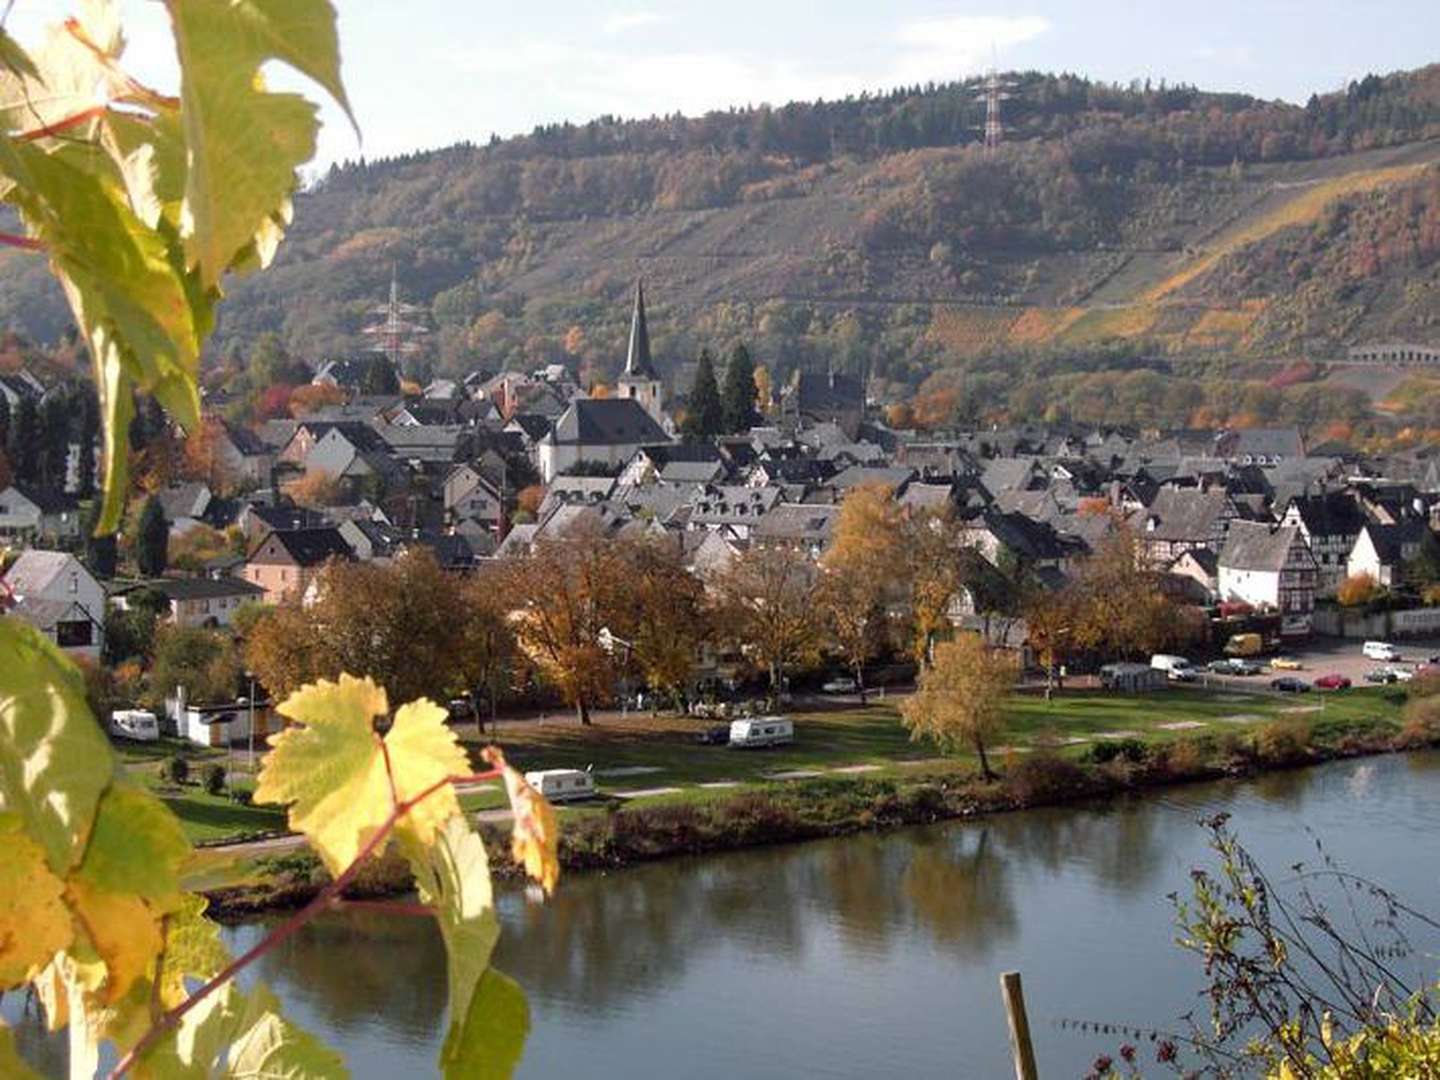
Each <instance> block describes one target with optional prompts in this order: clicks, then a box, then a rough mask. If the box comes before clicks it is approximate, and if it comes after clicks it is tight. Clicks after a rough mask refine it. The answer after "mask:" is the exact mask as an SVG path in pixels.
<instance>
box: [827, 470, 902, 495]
mask: <svg viewBox="0 0 1440 1080" xmlns="http://www.w3.org/2000/svg"><path fill="white" fill-rule="evenodd" d="M914 478H915V470H914V469H909V468H903V467H900V466H874V465H852V466H850V468H848V469H845V470H844V471H843V472H840V473H837V474H836V475H835V476H833V477H831V479H830V483H831V484H832V485H833V486H834V487H836V488H837V489H839V490H841V491H849V490H851V489H852V488H858V487H865V486H868V485H871V484H874V485H878V486H880V487H887V488H889V489H890V490H892V491H894V492H896V493H900V492H902V491H903V490H904V488H905V485H906V484H908V483H909V482H910V481H911V480H913V479H914Z"/></svg>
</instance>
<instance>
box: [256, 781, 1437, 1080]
mask: <svg viewBox="0 0 1440 1080" xmlns="http://www.w3.org/2000/svg"><path fill="white" fill-rule="evenodd" d="M1437 781H1440V753H1423V754H1411V755H1406V756H1392V757H1381V758H1371V759H1365V760H1360V761H1352V762H1343V763H1336V764H1331V765H1327V766H1323V767H1320V768H1315V769H1308V770H1302V771H1297V772H1289V773H1278V774H1272V775H1269V776H1265V777H1262V778H1259V779H1256V780H1250V781H1244V782H1225V783H1213V784H1203V785H1193V786H1189V787H1182V788H1176V789H1172V790H1170V791H1166V792H1161V793H1152V794H1149V795H1147V796H1145V797H1143V798H1134V799H1126V800H1123V801H1120V802H1117V803H1112V804H1109V805H1105V806H1097V807H1080V808H1076V807H1070V808H1062V809H1054V810H1038V811H1030V812H1025V813H1016V814H1008V815H999V816H996V817H993V818H990V819H987V820H984V821H975V822H964V823H949V824H944V825H938V826H930V827H923V828H911V829H904V830H899V831H895V832H889V833H883V834H876V835H863V836H856V837H848V838H844V839H838V840H831V841H822V842H818V843H810V844H802V845H792V846H785V847H776V848H768V849H758V850H757V849H752V850H749V851H741V852H735V853H730V854H724V855H715V856H707V857H704V858H693V859H676V860H671V861H667V862H662V863H656V864H652V865H649V866H643V867H639V868H636V869H631V870H626V871H622V872H618V873H612V874H608V875H589V876H577V877H574V878H571V879H568V880H564V881H562V883H561V887H560V891H559V894H558V895H557V896H556V897H555V898H554V899H553V900H551V901H550V902H549V903H547V904H545V905H543V906H541V905H536V904H533V903H529V902H527V901H526V899H525V896H524V894H523V893H521V892H519V891H509V892H506V893H505V894H504V896H503V898H502V901H501V906H502V919H503V923H504V936H503V938H502V940H501V944H500V947H499V949H498V950H497V955H496V962H497V964H498V965H499V966H500V967H501V968H502V969H503V970H505V971H507V972H508V973H509V974H511V975H513V976H514V977H515V978H516V979H518V980H519V982H520V983H521V985H522V986H524V988H525V990H526V992H527V993H528V995H529V998H530V1005H531V1010H532V1019H533V1029H532V1032H531V1035H530V1039H529V1042H528V1044H527V1047H526V1051H525V1057H524V1061H523V1063H522V1066H521V1070H520V1074H521V1075H522V1076H527V1077H561V1076H584V1077H589V1078H593V1077H600V1078H608V1077H627V1078H628V1077H637V1076H671V1075H683V1076H685V1077H686V1080H704V1078H708V1077H716V1078H724V1080H733V1078H734V1077H739V1076H743V1077H795V1076H823V1077H865V1078H871V1077H875V1076H892V1075H904V1076H906V1077H908V1078H916V1077H1004V1076H1006V1075H1008V1070H1009V1061H1008V1050H1007V1043H1006V1035H1005V1020H1004V1014H1003V1010H1002V1007H1001V1004H1000V996H999V992H998V986H997V973H998V972H1000V971H1002V970H1005V969H1009V968H1016V969H1019V970H1020V971H1022V972H1023V973H1024V977H1025V984H1026V994H1027V999H1028V1003H1029V1010H1030V1015H1031V1023H1032V1027H1033V1028H1034V1033H1035V1039H1036V1048H1037V1051H1038V1055H1039V1059H1040V1067H1041V1075H1042V1076H1044V1077H1046V1078H1047V1080H1049V1078H1053V1077H1078V1076H1080V1075H1082V1074H1083V1073H1084V1072H1085V1071H1086V1069H1087V1068H1088V1064H1089V1062H1090V1061H1092V1060H1093V1059H1094V1057H1095V1056H1096V1054H1098V1053H1100V1052H1111V1053H1113V1052H1114V1050H1115V1049H1116V1047H1117V1045H1118V1043H1119V1042H1120V1041H1121V1040H1120V1038H1119V1037H1118V1036H1113V1035H1112V1036H1100V1035H1085V1034H1080V1033H1077V1032H1075V1031H1073V1030H1063V1029H1062V1028H1061V1027H1060V1024H1059V1021H1060V1020H1062V1019H1067V1018H1068V1019H1086V1020H1099V1021H1104V1022H1111V1023H1117V1022H1118V1023H1127V1024H1135V1025H1143V1026H1162V1027H1163V1026H1170V1027H1172V1028H1173V1027H1175V1026H1176V1018H1177V1017H1178V1016H1179V1015H1180V1014H1181V1013H1183V1012H1184V1011H1186V1010H1187V1009H1190V1008H1193V1007H1197V1006H1198V1005H1199V1004H1200V1003H1199V1002H1198V1000H1197V998H1196V992H1197V991H1198V990H1199V988H1200V985H1201V976H1200V971H1199V965H1198V962H1197V961H1196V959H1195V958H1194V957H1192V956H1190V955H1188V954H1185V953H1183V952H1181V951H1180V950H1179V949H1177V948H1176V947H1174V946H1173V944H1172V940H1173V937H1174V916H1173V909H1172V907H1171V905H1170V902H1169V901H1168V900H1167V899H1166V896H1167V894H1169V893H1171V892H1173V891H1176V890H1179V891H1181V892H1185V891H1187V890H1188V871H1189V869H1190V868H1191V867H1192V866H1194V865H1197V864H1202V863H1208V862H1209V858H1208V852H1207V850H1206V847H1205V844H1206V834H1205V833H1204V831H1203V830H1202V829H1200V828H1199V827H1198V826H1197V825H1196V821H1197V819H1199V818H1200V817H1202V816H1206V815H1210V814H1213V813H1216V812H1218V811H1221V810H1224V811H1228V812H1229V813H1230V814H1231V815H1232V816H1233V817H1232V824H1233V827H1234V829H1235V830H1236V832H1238V833H1239V834H1240V836H1241V838H1242V839H1243V841H1244V842H1245V843H1246V844H1247V846H1249V847H1250V848H1251V850H1252V851H1254V852H1255V853H1256V854H1257V855H1258V856H1259V857H1260V858H1261V859H1262V861H1263V862H1264V864H1265V865H1266V866H1267V867H1269V868H1270V869H1271V870H1272V871H1273V872H1274V873H1275V875H1276V876H1277V877H1283V876H1284V874H1285V869H1284V868H1285V867H1288V866H1289V865H1291V864H1292V863H1294V862H1296V861H1297V860H1302V859H1313V857H1314V840H1313V838H1312V837H1311V835H1309V834H1308V833H1307V831H1306V830H1307V829H1308V830H1310V831H1311V832H1313V834H1314V835H1315V836H1318V837H1319V838H1321V839H1322V840H1323V842H1324V844H1325V847H1326V849H1327V851H1328V852H1329V853H1330V854H1332V855H1333V856H1335V857H1336V858H1337V859H1338V860H1339V861H1341V862H1342V863H1343V864H1345V866H1346V867H1347V868H1348V869H1351V870H1354V871H1356V872H1359V873H1363V874H1366V875H1368V876H1371V877H1374V878H1376V879H1378V880H1380V881H1382V882H1384V883H1385V884H1387V885H1390V886H1392V887H1393V888H1394V889H1396V891H1398V892H1399V893H1400V894H1401V895H1402V896H1403V897H1404V898H1405V899H1407V900H1408V901H1410V902H1411V903H1412V904H1414V905H1415V906H1417V907H1420V908H1422V909H1424V910H1427V911H1432V912H1433V911H1435V910H1437V909H1440V903H1436V902H1435V901H1436V899H1437V890H1436V885H1437V880H1440V829H1437V828H1436V827H1435V823H1436V822H1437V821H1440V782H1437ZM262 932H263V927H261V926H260V925H249V926H241V927H238V928H235V929H233V930H232V931H230V932H229V933H230V937H231V944H232V946H234V947H236V948H241V947H243V946H245V945H247V944H248V943H250V942H251V941H253V940H255V938H256V937H257V936H258V935H259V934H260V933H262ZM1422 952H1426V951H1425V950H1422ZM1434 957H1435V951H1434V949H1430V950H1428V952H1427V953H1426V955H1425V956H1424V957H1422V958H1421V959H1419V960H1417V961H1416V962H1417V963H1426V964H1436V961H1435V959H1434ZM443 963H444V958H443V954H442V952H441V949H440V947H439V944H438V939H437V936H436V934H435V932H434V930H433V927H432V926H431V925H430V924H429V923H428V922H426V921H423V920H418V919H414V918H406V917H381V916H377V915H375V914H374V913H368V912H367V913H353V914H352V913H347V914H345V915H343V916H336V917H331V918H326V919H323V920H320V921H318V922H317V923H316V924H314V925H313V926H311V927H310V928H308V929H307V930H305V931H303V932H302V933H300V934H299V935H297V936H296V937H295V938H293V939H291V941H290V942H289V943H288V944H287V945H285V946H283V947H282V948H281V949H280V950H278V951H277V952H276V953H274V954H271V955H270V956H268V957H266V958H265V959H264V960H263V961H262V962H261V964H260V967H261V969H262V970H261V977H262V978H264V979H265V980H266V981H267V982H268V983H269V984H270V985H271V986H272V987H273V988H274V989H275V990H276V991H277V992H278V993H279V995H280V997H281V998H282V999H283V1000H284V1001H285V1003H286V1006H287V1013H288V1014H289V1015H290V1016H291V1017H292V1019H294V1020H296V1021H298V1022H300V1023H302V1024H304V1025H305V1026H307V1027H308V1028H310V1029H311V1030H312V1031H315V1032H316V1033H317V1034H320V1035H321V1036H323V1037H324V1038H325V1039H326V1040H327V1041H329V1042H331V1043H332V1044H333V1045H336V1046H338V1047H342V1048H343V1049H344V1051H345V1055H346V1057H347V1058H348V1060H349V1062H350V1064H351V1066H352V1068H353V1070H354V1073H355V1075H356V1076H357V1077H363V1078H370V1077H373V1078H377V1080H378V1078H387V1080H388V1078H392V1077H397V1076H413V1075H431V1074H432V1073H433V1069H434V1065H433V1062H434V1060H435V1054H436V1051H437V1049H438V1046H439V1043H440V1039H441V1037H442V1033H443V1024H444V1019H445V1016H444V1013H445V989H444V987H445V980H444V974H443ZM1437 966H1440V965H1437ZM1426 974H1427V975H1428V976H1431V977H1432V981H1433V975H1434V974H1435V972H1434V971H1433V970H1432V971H1427V972H1426Z"/></svg>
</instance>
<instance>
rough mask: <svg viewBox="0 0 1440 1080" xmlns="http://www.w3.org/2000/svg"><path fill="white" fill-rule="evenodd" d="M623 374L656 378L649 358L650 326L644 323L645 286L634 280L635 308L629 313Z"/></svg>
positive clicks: (633, 376)
mask: <svg viewBox="0 0 1440 1080" xmlns="http://www.w3.org/2000/svg"><path fill="white" fill-rule="evenodd" d="M624 373H625V375H628V376H629V377H630V378H632V379H656V378H659V376H657V375H656V374H655V364H654V363H653V362H652V361H651V359H650V328H649V327H648V326H647V325H646V323H645V286H644V284H643V283H642V282H639V281H637V282H635V309H634V311H632V312H631V314H630V347H629V348H628V349H627V350H626V351H625V372H624Z"/></svg>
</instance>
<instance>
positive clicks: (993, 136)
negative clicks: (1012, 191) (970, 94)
mask: <svg viewBox="0 0 1440 1080" xmlns="http://www.w3.org/2000/svg"><path fill="white" fill-rule="evenodd" d="M1017 85H1018V84H1017V83H1016V82H1015V81H1014V80H1013V79H1002V78H1001V77H1000V73H999V72H998V71H996V70H995V69H994V68H993V67H992V68H991V69H990V70H989V71H987V72H986V73H985V81H984V82H983V83H982V84H981V88H980V90H979V92H978V93H976V95H975V100H976V101H983V102H985V127H984V128H983V129H982V130H984V132H985V153H986V154H993V153H995V151H996V149H997V148H998V147H999V146H1000V144H1001V143H1002V142H1004V141H1005V121H1004V119H1003V117H1002V115H1001V105H1000V103H1001V102H1002V101H1008V100H1009V99H1011V98H1013V97H1014V96H1015V95H1014V94H1012V93H1010V91H1011V90H1014V89H1015V88H1016V86H1017Z"/></svg>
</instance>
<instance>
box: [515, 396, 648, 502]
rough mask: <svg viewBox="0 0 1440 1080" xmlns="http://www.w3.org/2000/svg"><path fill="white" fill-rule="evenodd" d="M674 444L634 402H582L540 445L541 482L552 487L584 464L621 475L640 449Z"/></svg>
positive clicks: (567, 412)
mask: <svg viewBox="0 0 1440 1080" xmlns="http://www.w3.org/2000/svg"><path fill="white" fill-rule="evenodd" d="M670 441H671V439H670V436H669V435H668V434H666V432H665V429H664V428H662V427H661V426H660V425H659V424H657V423H656V422H655V418H654V417H653V416H651V415H650V414H649V413H648V412H646V411H645V407H644V406H643V405H641V404H640V402H638V401H636V400H635V399H634V398H578V399H576V400H575V401H572V402H571V403H570V406H569V408H567V409H566V410H565V412H564V414H563V415H562V416H561V417H560V419H559V420H557V421H555V427H554V429H553V430H552V431H550V432H549V433H548V434H546V435H545V437H544V438H542V439H541V440H540V442H539V455H538V456H539V464H540V478H541V480H543V481H544V482H545V483H547V484H548V483H549V482H550V481H551V480H553V479H554V478H555V477H556V476H557V475H559V474H560V473H563V472H566V471H567V470H569V469H571V468H573V467H575V466H576V465H578V464H579V463H580V462H582V461H584V462H592V463H595V464H599V465H604V466H606V467H608V468H612V469H616V470H617V471H618V469H619V467H620V466H621V465H624V464H625V463H626V462H627V461H629V460H630V459H631V458H632V457H633V456H634V455H635V451H637V450H639V449H640V447H642V446H646V445H648V444H651V443H665V442H670Z"/></svg>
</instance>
